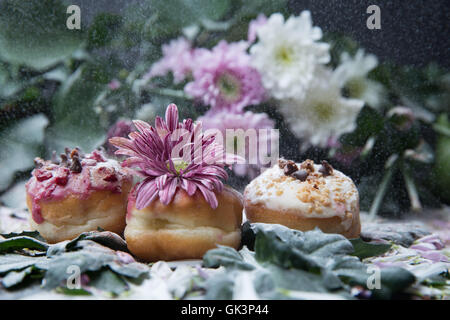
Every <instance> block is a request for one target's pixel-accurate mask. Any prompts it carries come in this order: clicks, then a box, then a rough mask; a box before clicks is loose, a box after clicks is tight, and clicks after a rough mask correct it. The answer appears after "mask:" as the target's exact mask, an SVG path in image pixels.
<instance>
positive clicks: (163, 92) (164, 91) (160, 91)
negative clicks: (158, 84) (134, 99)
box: [145, 88, 190, 99]
mask: <svg viewBox="0 0 450 320" xmlns="http://www.w3.org/2000/svg"><path fill="white" fill-rule="evenodd" d="M145 91H147V92H149V93H152V94H157V95H160V96H167V97H173V98H182V99H190V97H189V96H188V95H186V94H185V93H184V91H182V90H174V89H168V88H145Z"/></svg>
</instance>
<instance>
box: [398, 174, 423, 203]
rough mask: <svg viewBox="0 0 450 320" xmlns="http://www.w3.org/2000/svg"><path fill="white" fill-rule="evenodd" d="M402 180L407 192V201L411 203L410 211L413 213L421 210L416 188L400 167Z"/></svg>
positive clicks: (409, 176) (408, 175)
mask: <svg viewBox="0 0 450 320" xmlns="http://www.w3.org/2000/svg"><path fill="white" fill-rule="evenodd" d="M402 173H403V178H404V179H405V184H406V190H407V191H408V196H409V201H410V202H411V209H412V210H413V211H420V210H422V204H421V203H420V199H419V194H418V193H417V188H416V185H415V183H414V180H413V179H412V177H411V175H410V174H409V172H408V170H407V169H405V168H403V167H402Z"/></svg>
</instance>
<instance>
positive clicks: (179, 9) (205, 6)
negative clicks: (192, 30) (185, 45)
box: [152, 0, 230, 32]
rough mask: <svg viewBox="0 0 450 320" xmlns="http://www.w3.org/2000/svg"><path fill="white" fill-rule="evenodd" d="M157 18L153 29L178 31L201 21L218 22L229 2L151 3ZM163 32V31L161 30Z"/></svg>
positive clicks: (170, 0) (173, 0) (183, 0)
mask: <svg viewBox="0 0 450 320" xmlns="http://www.w3.org/2000/svg"><path fill="white" fill-rule="evenodd" d="M152 5H153V7H154V8H155V10H156V15H157V17H158V21H157V23H155V25H154V26H155V27H156V28H157V29H158V28H161V29H167V31H175V32H176V31H178V32H179V31H180V30H181V29H182V28H183V27H186V26H188V25H192V24H196V23H199V22H201V21H202V20H203V19H207V20H212V21H217V20H220V19H221V18H222V17H223V16H224V15H225V14H226V13H227V11H228V9H229V7H230V1H229V0H191V1H189V0H167V1H152ZM161 31H163V30H161Z"/></svg>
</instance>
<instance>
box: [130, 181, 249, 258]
mask: <svg viewBox="0 0 450 320" xmlns="http://www.w3.org/2000/svg"><path fill="white" fill-rule="evenodd" d="M216 197H217V201H218V206H217V208H215V209H213V208H212V207H211V206H210V205H209V204H208V203H207V202H206V200H205V199H204V197H203V196H202V194H201V193H200V192H199V191H197V192H196V193H194V195H192V196H189V195H188V194H187V192H186V191H184V190H183V189H178V190H177V191H176V193H175V196H174V198H173V200H172V201H171V202H170V203H169V204H168V205H164V204H162V203H161V201H159V200H155V201H153V202H152V203H151V204H150V205H149V206H147V207H145V208H144V209H141V210H137V209H136V207H135V202H136V195H135V192H134V191H133V192H131V193H130V195H129V199H128V213H127V226H126V228H125V239H126V241H127V245H128V249H129V250H130V251H131V252H132V253H133V254H134V255H135V256H137V257H139V258H140V259H142V260H145V261H158V260H181V259H200V258H202V257H203V255H204V254H205V253H206V251H208V250H209V249H213V248H215V247H216V246H217V245H218V244H220V245H225V246H230V247H233V248H235V249H237V248H238V247H239V245H240V242H241V232H240V227H241V224H242V210H243V203H242V195H241V194H240V193H239V192H238V191H236V190H234V189H232V188H230V187H227V186H225V187H224V189H223V190H222V192H220V193H217V192H216Z"/></svg>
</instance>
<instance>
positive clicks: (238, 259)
mask: <svg viewBox="0 0 450 320" xmlns="http://www.w3.org/2000/svg"><path fill="white" fill-rule="evenodd" d="M203 265H204V266H205V267H207V268H217V267H219V266H225V267H233V268H237V269H242V270H252V269H254V267H253V266H252V265H251V264H249V263H247V262H245V261H244V258H243V257H242V256H241V255H240V254H239V252H237V251H236V250H234V249H233V248H230V247H225V246H219V248H217V249H212V250H209V251H208V252H207V253H206V254H205V255H204V256H203Z"/></svg>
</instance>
